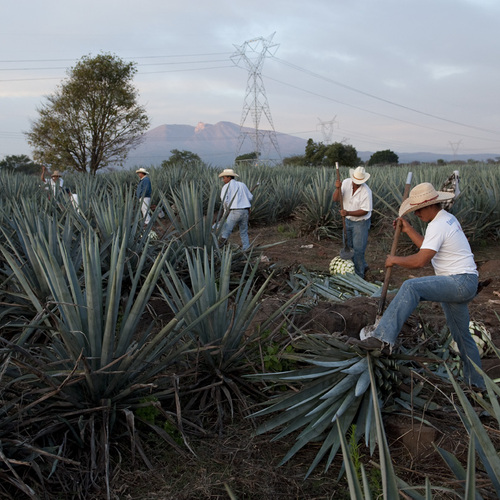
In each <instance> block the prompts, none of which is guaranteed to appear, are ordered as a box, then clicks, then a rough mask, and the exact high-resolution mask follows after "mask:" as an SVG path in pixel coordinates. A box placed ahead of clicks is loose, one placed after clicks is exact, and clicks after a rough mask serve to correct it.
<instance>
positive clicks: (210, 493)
mask: <svg viewBox="0 0 500 500" xmlns="http://www.w3.org/2000/svg"><path fill="white" fill-rule="evenodd" d="M392 237H393V235H392V231H386V230H384V229H383V228H372V230H371V233H370V238H369V245H368V251H367V262H368V265H369V267H370V273H369V278H368V279H369V280H370V281H373V282H382V281H383V279H384V275H385V269H384V261H385V257H386V255H387V254H388V253H389V251H390V248H391V244H392ZM250 238H251V240H253V243H254V246H255V247H257V248H258V249H260V251H261V252H262V258H261V266H262V267H263V269H267V270H273V271H274V278H273V281H272V282H271V285H270V288H269V294H268V297H267V298H266V300H265V301H264V303H263V305H262V309H261V312H260V318H262V317H264V316H266V314H271V312H272V311H273V310H275V307H276V305H277V303H279V302H280V301H282V300H284V298H286V297H287V296H288V295H289V293H290V290H289V289H288V286H287V285H286V282H285V280H286V279H287V277H288V275H289V273H290V271H293V270H295V269H296V268H297V267H298V266H299V265H303V266H305V268H306V269H308V270H309V271H315V272H321V273H328V266H329V263H330V261H331V260H332V259H333V258H334V257H336V256H337V255H339V253H340V250H341V242H340V241H335V240H321V241H318V240H315V239H314V238H311V237H308V236H300V235H298V231H297V229H296V228H295V227H294V226H293V224H284V225H275V226H267V227H251V228H250ZM230 241H231V242H232V243H235V244H239V243H240V241H239V235H238V234H237V233H236V232H235V233H233V235H232V236H231V239H230ZM272 244H275V245H273V246H267V245H272ZM412 251H413V249H412V247H411V242H410V241H409V240H408V239H407V238H406V236H404V235H402V236H401V240H400V245H399V249H398V252H400V253H409V252H412ZM473 251H474V255H475V259H476V262H477V264H478V268H479V271H480V280H486V279H491V280H492V281H491V283H490V284H489V285H488V286H487V287H486V288H484V289H483V290H482V291H481V292H480V293H479V294H478V295H477V297H476V298H475V299H474V300H473V301H472V302H471V304H470V313H471V319H473V320H475V321H479V322H481V323H484V325H485V326H486V327H487V328H488V330H489V331H490V333H491V334H492V338H493V342H494V343H495V344H496V346H497V347H500V319H499V316H498V314H500V280H499V277H500V245H498V244H497V243H496V244H493V245H490V244H488V245H485V246H482V247H474V248H473ZM431 273H432V269H431V268H430V267H429V268H425V269H419V270H416V271H414V270H413V271H409V270H406V269H401V268H394V269H393V271H392V274H391V287H394V288H397V287H398V286H399V285H400V284H401V283H402V282H403V281H404V280H406V279H408V278H411V277H413V276H421V275H427V274H431ZM390 299H391V295H390V294H389V296H388V301H390ZM377 306H378V301H377V300H376V299H371V298H360V299H351V300H350V301H346V302H345V303H342V304H331V303H326V302H324V303H320V304H319V305H318V306H316V307H315V308H314V309H313V310H312V311H311V312H310V313H309V314H308V315H307V316H306V317H304V318H303V319H302V320H301V321H302V322H303V324H302V326H303V327H304V328H305V329H306V330H308V331H316V332H344V333H345V334H347V335H352V336H355V335H358V334H359V330H360V329H361V328H362V327H363V326H366V325H369V324H372V323H373V322H374V320H375V316H376V310H377ZM418 321H424V322H425V323H427V324H428V325H429V326H430V327H431V328H437V329H441V328H442V327H443V326H444V325H445V321H444V317H443V313H442V310H441V308H440V306H439V304H434V303H425V304H422V305H421V306H419V308H418V314H416V315H413V316H412V317H411V318H410V319H409V321H408V324H407V325H405V329H406V331H407V333H408V334H411V332H412V331H413V328H414V326H415V324H416V323H417V322H418ZM299 326H300V325H299ZM483 368H484V369H485V371H487V372H488V373H489V375H490V376H491V377H493V378H496V377H500V362H499V360H498V358H497V357H496V356H491V357H489V358H485V359H483ZM425 419H426V422H427V424H429V425H423V424H422V422H421V421H419V422H417V421H416V420H413V419H412V418H409V417H407V416H403V415H400V416H392V417H390V418H388V419H387V421H386V431H387V435H388V439H389V441H390V442H389V446H390V449H391V454H392V457H393V460H394V461H395V463H397V465H398V467H399V468H398V473H399V474H400V476H401V475H402V476H403V477H404V478H405V480H407V481H408V482H413V483H416V484H424V483H425V477H429V478H430V480H431V483H433V484H440V483H441V484H443V481H445V482H446V481H451V479H446V478H450V473H449V470H448V469H447V467H446V466H445V465H444V463H443V461H442V459H441V458H440V457H439V456H438V455H437V453H436V451H435V449H434V447H433V445H432V443H435V444H437V445H438V446H441V447H443V448H446V449H448V450H449V451H451V452H452V453H454V454H455V455H456V456H457V457H458V458H459V459H463V460H466V456H467V446H468V438H467V435H466V433H465V432H464V431H463V427H462V425H461V423H460V421H459V420H458V418H454V417H450V413H449V412H442V413H440V412H439V411H437V412H434V413H432V414H427V415H425ZM253 425H254V424H253V423H252V422H251V421H249V420H243V419H240V420H238V421H236V420H235V421H234V423H233V424H231V425H229V426H228V427H227V428H226V430H225V432H224V435H222V436H212V437H210V438H203V439H200V440H197V441H196V442H193V443H191V444H192V446H193V449H194V450H195V452H196V453H197V456H196V457H194V456H190V457H188V458H185V457H184V458H182V457H180V456H179V455H177V454H176V453H175V452H173V451H172V450H168V449H163V450H160V451H159V450H158V449H157V447H158V443H157V442H156V441H155V442H153V443H150V446H151V449H152V450H153V451H155V450H156V452H157V453H155V455H156V457H157V459H156V462H155V463H153V469H152V470H143V468H141V467H139V468H138V469H137V470H136V472H135V473H134V474H132V476H129V478H128V480H126V481H124V482H123V495H122V496H120V498H123V499H129V500H133V499H158V500H167V499H176V500H191V499H193V500H194V499H229V498H238V499H243V498H244V499H257V498H258V499H262V500H266V499H270V500H271V499H279V498H282V499H286V500H289V499H297V500H298V499H301V500H304V499H311V500H312V499H318V500H319V499H325V500H326V499H348V498H349V494H348V491H347V486H346V483H345V480H344V479H341V480H340V482H338V473H339V470H340V469H339V467H340V462H341V461H340V460H336V461H335V462H339V463H338V464H334V465H333V466H332V467H331V468H330V469H329V470H328V471H327V472H325V471H324V470H323V468H322V467H321V466H319V467H317V469H316V470H315V471H314V473H313V474H312V475H311V476H310V477H309V478H308V479H307V480H304V476H305V473H306V471H307V469H308V467H309V465H310V463H311V461H312V460H313V458H314V456H315V455H316V453H317V450H318V446H320V444H317V445H316V446H315V445H311V446H309V447H305V448H304V449H303V450H301V452H300V453H298V454H297V455H296V456H295V457H294V458H293V459H292V460H291V461H289V462H287V463H286V464H284V465H283V466H280V467H278V465H279V462H280V460H281V459H282V458H283V457H284V456H285V454H286V452H287V451H288V450H289V448H290V447H291V445H292V444H293V437H291V438H290V439H285V440H282V441H278V442H271V441H270V439H271V436H269V435H263V436H255V435H254V434H253V429H254V428H253ZM360 451H361V453H362V454H363V456H364V461H365V462H366V461H369V459H370V457H369V451H368V450H365V449H363V448H361V450H360ZM136 465H137V464H136ZM482 478H483V479H482ZM477 480H478V485H479V486H481V484H482V483H481V481H483V480H484V475H483V476H481V474H478V479H477ZM447 485H449V483H448V484H447ZM482 493H483V497H484V498H493V497H492V496H490V495H489V493H488V491H486V490H485V491H482ZM435 498H455V496H450V497H447V496H446V494H444V493H443V496H441V497H439V496H438V497H435Z"/></svg>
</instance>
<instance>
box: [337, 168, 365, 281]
mask: <svg viewBox="0 0 500 500" xmlns="http://www.w3.org/2000/svg"><path fill="white" fill-rule="evenodd" d="M369 178H370V174H369V173H368V172H366V171H365V169H364V167H357V168H354V169H353V168H351V169H349V178H348V179H344V180H343V181H342V182H340V180H337V181H335V191H334V193H333V201H335V202H339V201H340V199H341V194H342V202H343V209H342V210H341V211H340V215H341V216H342V217H345V226H346V239H347V246H348V247H349V248H352V249H353V250H354V255H353V257H352V261H353V262H354V270H355V271H356V274H357V275H358V276H361V277H362V278H364V277H365V273H366V271H367V269H368V266H367V264H366V260H365V253H366V247H367V245H368V231H369V229H370V225H371V216H372V210H373V195H372V191H371V189H370V188H369V187H368V185H367V184H366V181H367V180H368V179H369ZM341 190H342V193H341V192H340V191H341Z"/></svg>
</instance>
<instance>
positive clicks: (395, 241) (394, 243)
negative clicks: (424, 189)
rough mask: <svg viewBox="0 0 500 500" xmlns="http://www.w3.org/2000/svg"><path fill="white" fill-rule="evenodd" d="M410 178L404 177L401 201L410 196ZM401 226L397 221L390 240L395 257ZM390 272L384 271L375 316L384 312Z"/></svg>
mask: <svg viewBox="0 0 500 500" xmlns="http://www.w3.org/2000/svg"><path fill="white" fill-rule="evenodd" d="M411 178H412V173H411V172H408V176H407V177H406V184H405V189H404V193H403V201H404V200H406V198H408V195H409V194H410V187H411ZM402 226H403V224H402V222H401V221H400V220H398V222H397V223H396V229H395V231H394V238H393V240H392V246H391V255H396V250H397V248H398V241H399V235H400V234H401V228H402ZM391 272H392V267H388V268H387V269H386V270H385V278H384V284H383V285H382V292H381V294H380V300H379V303H378V311H377V316H380V315H381V314H382V311H383V310H384V306H385V299H386V298H387V290H388V288H389V281H390V279H391Z"/></svg>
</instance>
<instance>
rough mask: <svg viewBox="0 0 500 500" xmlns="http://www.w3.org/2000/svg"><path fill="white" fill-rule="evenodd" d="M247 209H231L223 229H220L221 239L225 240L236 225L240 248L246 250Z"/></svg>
mask: <svg viewBox="0 0 500 500" xmlns="http://www.w3.org/2000/svg"><path fill="white" fill-rule="evenodd" d="M248 217H249V210H248V208H241V209H239V208H233V209H231V210H230V211H229V215H228V216H227V219H226V222H225V223H224V227H223V228H222V234H221V238H224V239H225V240H227V239H228V238H229V236H230V234H231V233H232V232H233V229H234V227H235V226H236V225H238V226H239V228H240V238H241V247H242V249H243V250H247V249H248V248H249V247H250V242H249V241H248Z"/></svg>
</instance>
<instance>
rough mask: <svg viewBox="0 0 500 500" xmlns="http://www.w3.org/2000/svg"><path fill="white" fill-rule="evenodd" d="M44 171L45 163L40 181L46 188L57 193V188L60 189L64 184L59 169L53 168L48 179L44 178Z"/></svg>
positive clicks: (45, 170)
mask: <svg viewBox="0 0 500 500" xmlns="http://www.w3.org/2000/svg"><path fill="white" fill-rule="evenodd" d="M46 172H47V169H46V168H45V165H43V166H42V175H41V179H42V182H43V183H44V184H45V188H46V189H51V190H52V192H53V193H54V194H57V193H58V192H59V190H60V189H62V187H63V184H64V179H63V178H62V176H61V172H59V170H54V171H53V172H52V174H51V175H50V179H46V178H45V173H46Z"/></svg>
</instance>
